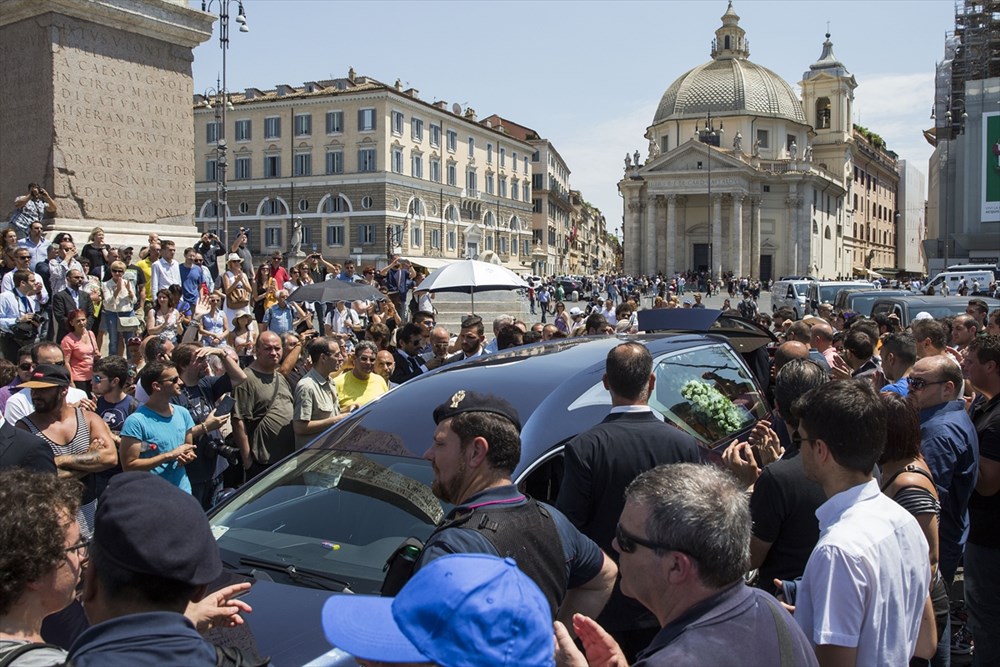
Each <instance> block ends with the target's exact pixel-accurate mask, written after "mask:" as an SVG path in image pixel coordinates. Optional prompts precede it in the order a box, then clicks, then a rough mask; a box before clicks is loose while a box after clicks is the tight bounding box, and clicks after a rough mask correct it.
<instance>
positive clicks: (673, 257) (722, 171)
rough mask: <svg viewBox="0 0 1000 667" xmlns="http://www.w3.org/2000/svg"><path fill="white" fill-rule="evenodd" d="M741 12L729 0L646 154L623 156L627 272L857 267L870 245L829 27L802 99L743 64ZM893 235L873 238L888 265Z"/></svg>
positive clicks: (845, 76)
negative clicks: (863, 232) (858, 207)
mask: <svg viewBox="0 0 1000 667" xmlns="http://www.w3.org/2000/svg"><path fill="white" fill-rule="evenodd" d="M739 18H740V17H739V16H738V15H737V14H736V12H735V10H734V9H733V6H732V3H731V2H730V3H729V6H728V8H727V10H726V12H725V14H724V15H723V16H722V26H721V27H720V28H719V29H718V30H716V31H715V39H714V40H713V41H712V49H711V56H712V60H710V61H709V62H707V63H705V64H703V65H700V66H698V67H695V68H694V69H692V70H690V71H688V72H686V73H685V74H683V75H682V76H681V77H680V78H678V79H677V80H676V81H675V82H674V83H673V84H671V86H670V87H669V88H668V89H667V91H666V92H665V93H664V95H663V97H662V99H661V101H660V104H659V107H658V109H657V111H656V115H655V117H654V118H653V122H652V124H651V125H650V126H649V127H648V128H647V131H646V135H645V138H646V140H647V141H648V153H647V155H646V156H645V158H643V157H642V156H641V155H640V154H639V152H638V151H636V152H635V153H634V154H633V155H629V156H627V157H626V158H625V174H624V178H623V179H622V180H621V181H620V182H619V183H618V187H619V190H620V192H621V193H622V196H623V199H624V270H625V272H627V273H631V274H654V273H657V272H663V273H665V274H666V275H672V274H673V273H674V272H677V271H687V270H696V271H710V272H711V273H712V274H713V275H716V276H719V275H721V274H723V273H725V272H732V273H734V274H735V275H739V276H749V277H752V278H760V279H768V278H775V279H776V278H778V277H779V276H783V275H813V276H815V277H818V278H834V277H836V276H847V275H851V274H852V273H857V271H856V270H855V269H857V268H858V267H865V266H868V265H867V264H866V263H865V261H864V260H865V258H866V257H867V254H868V252H870V248H869V247H868V241H867V240H865V241H863V242H862V239H861V238H860V237H859V236H857V235H856V233H855V231H854V229H853V225H852V220H853V214H854V210H853V201H852V194H853V188H854V169H853V167H854V159H855V154H856V151H857V150H858V148H857V146H856V142H855V139H854V136H853V126H852V122H851V115H852V106H853V102H854V89H855V88H856V87H857V83H856V82H855V80H854V77H853V76H852V75H851V74H850V72H848V71H847V69H846V68H845V67H844V65H843V64H842V63H841V62H840V61H839V60H837V58H836V57H835V56H834V54H833V45H832V43H831V42H830V39H829V35H827V39H826V41H825V42H824V44H823V50H822V54H821V56H820V58H819V60H818V61H817V62H815V63H813V64H812V65H810V67H809V70H808V71H806V72H805V74H804V75H803V78H802V81H801V82H800V86H801V88H802V98H801V99H799V97H798V96H797V95H796V94H795V92H794V91H793V89H792V87H791V86H790V85H789V84H788V83H787V82H785V81H784V80H783V79H782V78H781V77H780V76H778V75H777V74H775V73H774V72H772V71H771V70H768V69H767V68H765V67H762V66H760V65H757V64H755V63H753V62H752V61H750V60H749V56H750V45H749V40H748V39H747V37H746V33H745V31H744V29H743V28H742V27H740V25H739ZM892 219H893V218H892V216H890V218H889V220H890V223H891V220H892ZM892 243H894V234H892V235H888V236H887V237H886V239H885V242H884V243H883V242H882V241H880V242H879V250H880V251H881V250H882V249H883V248H885V253H886V254H887V255H889V256H885V255H881V254H880V257H879V259H880V260H882V259H884V261H886V262H887V265H889V266H891V265H892V264H893V263H894V262H895V257H894V255H895V253H894V251H893V250H892V248H893V246H892ZM858 255H861V256H858Z"/></svg>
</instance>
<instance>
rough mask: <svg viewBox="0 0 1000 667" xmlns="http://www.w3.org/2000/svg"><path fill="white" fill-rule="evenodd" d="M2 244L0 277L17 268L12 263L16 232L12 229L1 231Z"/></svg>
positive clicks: (32, 268)
mask: <svg viewBox="0 0 1000 667" xmlns="http://www.w3.org/2000/svg"><path fill="white" fill-rule="evenodd" d="M2 242H3V262H2V265H0V275H4V274H6V273H9V272H11V271H13V270H14V269H16V268H17V263H16V262H15V261H14V253H15V252H17V230H16V229H14V228H13V227H8V228H6V229H5V230H3V235H2ZM28 268H29V269H30V270H32V271H34V270H35V267H33V266H29V267H28Z"/></svg>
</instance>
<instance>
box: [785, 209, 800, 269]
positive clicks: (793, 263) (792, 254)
mask: <svg viewBox="0 0 1000 667" xmlns="http://www.w3.org/2000/svg"><path fill="white" fill-rule="evenodd" d="M795 199H796V198H795V197H794V196H789V197H785V220H786V221H787V224H786V225H785V228H786V229H787V231H788V236H789V243H788V251H787V253H786V254H787V262H788V268H787V269H786V270H785V271H784V273H787V274H789V275H798V274H799V216H798V208H797V207H796V206H795Z"/></svg>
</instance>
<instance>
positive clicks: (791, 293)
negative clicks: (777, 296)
mask: <svg viewBox="0 0 1000 667" xmlns="http://www.w3.org/2000/svg"><path fill="white" fill-rule="evenodd" d="M785 297H786V298H789V299H794V298H795V288H794V287H792V286H791V285H789V286H788V294H786V295H785Z"/></svg>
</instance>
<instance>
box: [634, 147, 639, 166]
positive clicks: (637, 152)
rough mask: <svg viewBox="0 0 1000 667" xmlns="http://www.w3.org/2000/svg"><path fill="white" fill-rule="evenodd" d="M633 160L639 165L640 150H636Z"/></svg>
mask: <svg viewBox="0 0 1000 667" xmlns="http://www.w3.org/2000/svg"><path fill="white" fill-rule="evenodd" d="M632 160H633V161H634V162H635V166H636V167H638V166H639V164H640V163H639V151H638V150H637V151H636V152H635V155H633V156H632Z"/></svg>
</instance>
